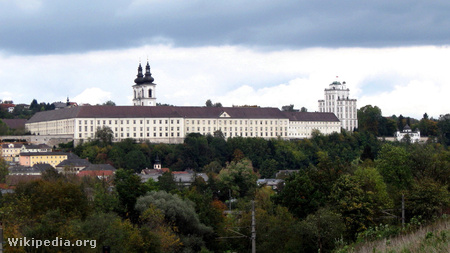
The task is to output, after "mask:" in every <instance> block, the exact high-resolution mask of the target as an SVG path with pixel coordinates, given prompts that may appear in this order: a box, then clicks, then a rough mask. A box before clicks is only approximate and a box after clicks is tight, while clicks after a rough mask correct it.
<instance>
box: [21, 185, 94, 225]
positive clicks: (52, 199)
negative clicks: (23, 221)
mask: <svg viewBox="0 0 450 253" xmlns="http://www.w3.org/2000/svg"><path fill="white" fill-rule="evenodd" d="M16 194H17V199H18V200H19V201H26V202H29V203H30V207H31V208H30V209H29V213H24V215H28V217H27V218H38V217H40V216H41V215H43V214H45V213H46V212H47V211H49V210H56V209H58V210H59V213H61V215H64V216H65V217H67V218H70V217H86V216H87V215H88V213H89V205H88V200H87V197H86V195H85V194H84V192H83V191H82V189H81V188H80V186H79V185H77V184H75V183H72V182H65V181H63V180H58V181H55V182H50V181H43V180H37V181H32V182H30V183H25V184H19V185H18V186H17V188H16Z"/></svg>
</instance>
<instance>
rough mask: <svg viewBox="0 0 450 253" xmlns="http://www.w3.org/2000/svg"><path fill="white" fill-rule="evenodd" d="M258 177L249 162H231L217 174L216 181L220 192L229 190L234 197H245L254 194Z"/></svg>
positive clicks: (245, 160)
mask: <svg viewBox="0 0 450 253" xmlns="http://www.w3.org/2000/svg"><path fill="white" fill-rule="evenodd" d="M257 179H258V177H257V176H256V174H255V172H254V171H253V166H252V163H251V162H250V160H247V159H244V160H242V161H239V162H231V163H229V164H228V165H227V166H226V167H225V168H224V169H222V170H221V171H220V173H219V176H218V180H219V182H218V183H219V185H220V188H221V189H222V192H224V193H227V192H228V189H231V191H232V193H233V196H234V197H241V198H242V197H246V196H250V195H252V194H254V191H255V189H256V180H257Z"/></svg>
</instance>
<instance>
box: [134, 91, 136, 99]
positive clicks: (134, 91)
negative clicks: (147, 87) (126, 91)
mask: <svg viewBox="0 0 450 253" xmlns="http://www.w3.org/2000/svg"><path fill="white" fill-rule="evenodd" d="M134 98H136V90H135V91H134Z"/></svg>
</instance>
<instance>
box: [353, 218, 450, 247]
mask: <svg viewBox="0 0 450 253" xmlns="http://www.w3.org/2000/svg"><path fill="white" fill-rule="evenodd" d="M449 243H450V219H446V220H443V221H440V222H437V223H435V224H433V225H429V226H426V227H423V228H421V229H419V230H417V231H415V232H412V233H409V234H405V235H401V236H397V237H393V238H391V239H383V240H379V241H374V242H367V243H364V244H359V245H355V247H354V248H353V249H352V250H350V251H349V252H363V253H365V252H367V253H369V252H370V253H373V252H382V253H384V252H389V253H394V252H398V253H400V252H401V253H407V252H408V253H409V252H411V253H416V252H421V253H422V252H426V253H428V252H445V253H448V252H450V244H449Z"/></svg>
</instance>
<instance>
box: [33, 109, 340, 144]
mask: <svg viewBox="0 0 450 253" xmlns="http://www.w3.org/2000/svg"><path fill="white" fill-rule="evenodd" d="M64 112H66V113H65V115H64ZM127 115H128V116H127ZM58 117H60V118H58ZM66 117H71V118H66ZM104 126H107V127H109V128H111V130H112V132H113V138H114V141H121V140H124V139H127V138H132V139H135V140H137V141H139V142H143V141H150V142H154V143H182V142H183V141H184V139H185V137H186V136H187V135H188V134H189V133H200V134H202V135H208V134H210V135H214V132H216V131H217V130H220V131H221V132H222V133H223V135H224V136H225V138H229V137H261V138H265V139H271V138H282V139H299V138H310V137H311V136H312V135H311V134H312V132H313V131H314V130H318V131H320V132H321V133H323V134H330V133H332V132H339V131H340V122H339V120H338V119H337V117H336V116H335V115H334V114H332V113H318V112H311V113H301V112H290V113H287V112H281V111H280V110H279V109H278V108H234V107H222V108H217V107H210V108H208V107H175V106H173V107H172V106H156V107H142V106H139V107H135V106H79V107H74V108H66V109H61V110H57V111H45V112H39V113H37V114H35V116H33V117H32V118H31V119H30V120H29V121H28V122H27V123H26V129H27V130H28V131H30V132H31V133H32V134H35V135H50V136H55V137H58V135H72V136H73V138H74V140H75V143H79V142H81V141H86V140H90V139H94V138H95V133H96V131H97V129H98V128H102V127H104Z"/></svg>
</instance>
